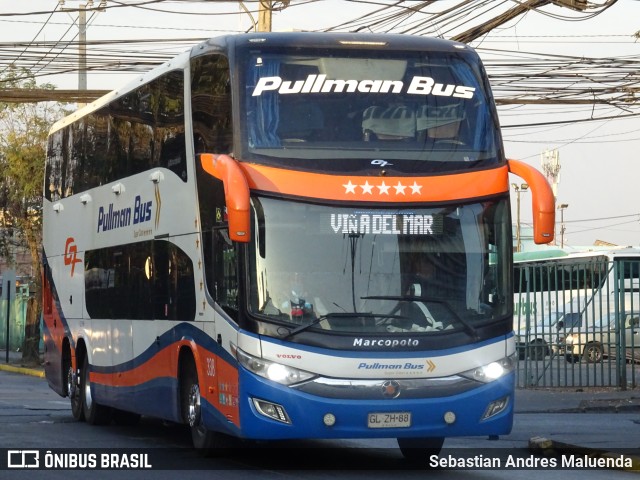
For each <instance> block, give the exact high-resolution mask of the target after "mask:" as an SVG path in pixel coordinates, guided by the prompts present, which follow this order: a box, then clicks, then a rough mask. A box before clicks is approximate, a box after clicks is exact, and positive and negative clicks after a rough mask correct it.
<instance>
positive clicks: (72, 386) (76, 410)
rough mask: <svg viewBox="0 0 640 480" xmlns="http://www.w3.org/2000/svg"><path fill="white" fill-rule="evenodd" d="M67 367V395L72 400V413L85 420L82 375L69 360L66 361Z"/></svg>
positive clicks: (77, 418)
mask: <svg viewBox="0 0 640 480" xmlns="http://www.w3.org/2000/svg"><path fill="white" fill-rule="evenodd" d="M65 369H66V371H67V395H68V396H69V400H70V401H71V415H73V418H75V419H76V420H78V421H84V410H83V408H82V387H81V386H80V384H79V379H80V376H79V375H78V373H77V372H76V371H74V369H73V367H72V366H71V365H70V364H67V362H65Z"/></svg>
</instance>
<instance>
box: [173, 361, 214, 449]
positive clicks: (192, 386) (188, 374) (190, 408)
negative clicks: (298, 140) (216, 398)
mask: <svg viewBox="0 0 640 480" xmlns="http://www.w3.org/2000/svg"><path fill="white" fill-rule="evenodd" d="M185 361H186V363H187V364H186V365H184V367H185V368H184V371H183V374H182V381H181V382H180V383H181V387H180V390H181V392H180V397H181V405H182V416H183V418H184V420H185V422H186V423H187V425H189V428H190V429H191V441H192V443H193V446H194V448H195V449H196V450H198V452H199V453H200V454H201V455H204V456H209V455H212V454H214V453H215V451H216V450H217V449H219V448H220V447H222V434H220V433H218V432H214V431H211V430H209V429H207V427H205V426H204V425H203V424H202V410H201V399H202V396H201V392H200V383H199V382H198V372H197V371H196V366H195V362H194V361H193V358H191V357H189V358H188V360H187V359H185Z"/></svg>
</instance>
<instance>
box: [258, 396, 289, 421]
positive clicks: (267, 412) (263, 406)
mask: <svg viewBox="0 0 640 480" xmlns="http://www.w3.org/2000/svg"><path fill="white" fill-rule="evenodd" d="M253 405H254V406H255V407H256V410H257V411H258V413H260V414H261V415H264V416H265V417H269V418H271V419H273V420H277V421H278V422H282V423H288V424H290V423H291V420H290V419H289V415H287V412H286V411H285V409H284V407H283V406H282V405H278V404H277V403H271V402H267V401H266V400H259V399H257V398H254V399H253Z"/></svg>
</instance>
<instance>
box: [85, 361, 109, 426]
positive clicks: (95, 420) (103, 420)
mask: <svg viewBox="0 0 640 480" xmlns="http://www.w3.org/2000/svg"><path fill="white" fill-rule="evenodd" d="M80 378H81V381H80V390H81V397H82V412H83V414H84V419H85V421H86V422H87V423H88V424H90V425H105V424H107V423H109V422H110V421H111V410H110V409H109V407H105V406H104V405H100V404H99V403H98V402H96V401H95V399H94V398H93V392H92V391H91V380H90V378H89V359H88V357H87V356H85V357H84V362H83V364H82V370H81V371H80Z"/></svg>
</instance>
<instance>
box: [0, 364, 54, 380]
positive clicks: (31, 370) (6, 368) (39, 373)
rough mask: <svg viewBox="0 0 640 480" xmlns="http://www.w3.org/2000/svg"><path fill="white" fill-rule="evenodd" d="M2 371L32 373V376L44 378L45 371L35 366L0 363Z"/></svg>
mask: <svg viewBox="0 0 640 480" xmlns="http://www.w3.org/2000/svg"><path fill="white" fill-rule="evenodd" d="M0 371H4V372H12V373H21V374H23V375H31V376H32V377H39V378H44V372H43V371H42V370H38V369H35V368H27V367H16V366H14V365H3V364H0Z"/></svg>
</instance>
